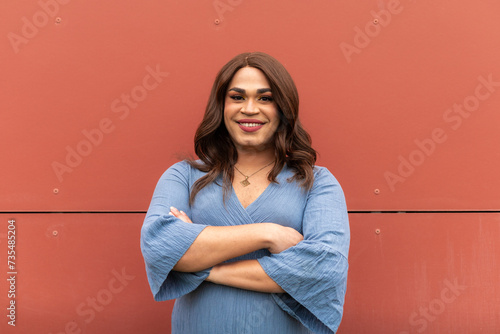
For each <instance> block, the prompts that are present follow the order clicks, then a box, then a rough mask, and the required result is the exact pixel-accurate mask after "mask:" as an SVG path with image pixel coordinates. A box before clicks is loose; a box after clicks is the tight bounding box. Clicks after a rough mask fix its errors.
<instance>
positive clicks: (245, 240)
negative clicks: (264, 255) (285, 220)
mask: <svg viewBox="0 0 500 334" xmlns="http://www.w3.org/2000/svg"><path fill="white" fill-rule="evenodd" d="M271 228H272V226H269V224H267V223H261V224H248V225H237V226H207V227H206V228H205V229H204V230H203V231H202V232H201V233H200V234H199V235H198V237H197V238H196V240H195V241H194V242H193V244H192V245H191V246H190V247H189V249H188V250H187V251H186V253H184V255H183V256H182V257H181V259H180V260H179V261H178V262H177V264H176V265H175V266H174V268H173V269H174V270H176V271H183V272H194V271H199V270H203V269H206V268H209V267H212V266H214V265H216V264H219V263H221V262H224V261H226V260H229V259H232V258H235V257H238V256H241V255H244V254H248V253H251V252H254V251H256V250H259V249H263V248H268V247H269V238H268V235H269V230H270V229H271Z"/></svg>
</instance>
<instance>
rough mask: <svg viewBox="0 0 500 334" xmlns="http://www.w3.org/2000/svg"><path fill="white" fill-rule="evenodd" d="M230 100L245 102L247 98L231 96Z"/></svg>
mask: <svg viewBox="0 0 500 334" xmlns="http://www.w3.org/2000/svg"><path fill="white" fill-rule="evenodd" d="M229 98H230V99H232V100H235V101H243V100H244V99H245V98H244V97H243V96H241V95H229Z"/></svg>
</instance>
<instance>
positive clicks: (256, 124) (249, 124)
mask: <svg viewBox="0 0 500 334" xmlns="http://www.w3.org/2000/svg"><path fill="white" fill-rule="evenodd" d="M240 124H241V125H243V126H246V127H249V128H253V127H256V126H260V125H262V124H260V123H240Z"/></svg>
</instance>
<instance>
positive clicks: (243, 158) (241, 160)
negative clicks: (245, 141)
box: [237, 149, 274, 169]
mask: <svg viewBox="0 0 500 334" xmlns="http://www.w3.org/2000/svg"><path fill="white" fill-rule="evenodd" d="M271 161H274V149H267V150H264V151H248V150H238V161H237V164H238V166H242V167H245V168H249V169H254V168H259V167H262V166H265V165H267V164H268V163H270V162H271Z"/></svg>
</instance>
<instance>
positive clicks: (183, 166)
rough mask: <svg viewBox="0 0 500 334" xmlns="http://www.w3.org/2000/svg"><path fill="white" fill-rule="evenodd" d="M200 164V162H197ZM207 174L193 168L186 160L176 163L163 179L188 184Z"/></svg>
mask: <svg viewBox="0 0 500 334" xmlns="http://www.w3.org/2000/svg"><path fill="white" fill-rule="evenodd" d="M196 162H200V161H196ZM204 174H205V173H204V172H202V171H200V170H198V169H196V168H195V167H193V166H191V164H190V163H189V162H187V161H186V160H183V161H179V162H176V163H175V164H173V165H172V166H170V167H169V168H168V169H167V170H166V171H165V172H164V173H163V175H162V176H161V179H171V180H172V179H173V180H177V181H183V182H187V183H192V182H191V180H193V179H194V180H197V179H198V178H200V177H201V176H202V175H204Z"/></svg>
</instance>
